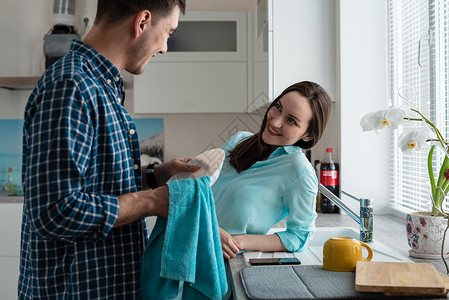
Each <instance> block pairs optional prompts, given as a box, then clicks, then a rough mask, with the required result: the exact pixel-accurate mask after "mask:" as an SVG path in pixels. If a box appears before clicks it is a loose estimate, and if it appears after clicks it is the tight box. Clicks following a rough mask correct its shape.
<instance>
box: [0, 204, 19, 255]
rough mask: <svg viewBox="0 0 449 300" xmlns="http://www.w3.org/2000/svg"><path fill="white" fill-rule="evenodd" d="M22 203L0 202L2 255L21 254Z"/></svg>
mask: <svg viewBox="0 0 449 300" xmlns="http://www.w3.org/2000/svg"><path fill="white" fill-rule="evenodd" d="M22 206H23V204H22V203H14V204H13V203H1V204H0V239H1V243H0V256H19V248H20V228H21V226H22Z"/></svg>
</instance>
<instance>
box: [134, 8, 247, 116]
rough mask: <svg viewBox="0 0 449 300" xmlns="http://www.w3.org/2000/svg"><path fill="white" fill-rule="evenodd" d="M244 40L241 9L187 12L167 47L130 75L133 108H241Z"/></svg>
mask: <svg viewBox="0 0 449 300" xmlns="http://www.w3.org/2000/svg"><path fill="white" fill-rule="evenodd" d="M183 25H184V26H183ZM247 42H248V40H247V13H246V12H187V13H186V15H185V16H181V17H180V21H179V27H178V30H177V32H176V33H175V34H174V35H173V37H172V38H170V40H169V50H168V52H167V53H166V54H164V55H158V56H157V57H155V58H153V59H152V60H151V62H150V64H149V65H148V66H147V67H146V68H145V71H144V73H143V74H140V75H138V76H134V112H135V113H136V114H139V113H189V112H190V113H227V112H243V111H244V109H245V108H246V107H247V101H248V88H247V87H248V66H247ZM170 49H172V50H170Z"/></svg>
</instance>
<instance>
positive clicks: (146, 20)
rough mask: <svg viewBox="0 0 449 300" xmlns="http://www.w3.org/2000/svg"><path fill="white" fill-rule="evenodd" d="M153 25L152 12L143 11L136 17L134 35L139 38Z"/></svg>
mask: <svg viewBox="0 0 449 300" xmlns="http://www.w3.org/2000/svg"><path fill="white" fill-rule="evenodd" d="M150 24H151V12H150V11H149V10H142V11H140V12H139V13H137V14H136V15H135V18H134V35H135V37H138V36H139V35H140V34H142V32H144V31H145V30H146V29H147V28H148V26H150Z"/></svg>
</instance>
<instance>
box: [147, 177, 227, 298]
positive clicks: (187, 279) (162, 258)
mask: <svg viewBox="0 0 449 300" xmlns="http://www.w3.org/2000/svg"><path fill="white" fill-rule="evenodd" d="M167 185H168V190H169V198H170V204H169V212H168V218H167V219H165V218H158V219H157V221H156V225H155V227H154V229H153V231H152V233H151V236H150V242H149V244H148V246H147V247H146V249H145V251H144V253H143V257H142V269H141V282H140V288H141V296H142V299H152V300H153V299H154V300H157V299H164V300H165V299H173V298H176V297H178V298H177V299H180V298H182V299H217V300H218V299H220V300H221V299H222V297H223V296H224V295H225V294H226V291H227V289H228V286H227V282H226V272H225V267H224V260H223V252H222V249H221V241H220V234H219V231H218V224H217V217H216V215H215V204H214V199H213V195H212V191H211V189H210V178H209V177H208V176H204V177H201V178H196V179H183V180H176V181H171V182H168V183H167ZM180 286H181V287H182V286H183V288H180ZM178 291H179V293H182V295H181V294H180V295H178Z"/></svg>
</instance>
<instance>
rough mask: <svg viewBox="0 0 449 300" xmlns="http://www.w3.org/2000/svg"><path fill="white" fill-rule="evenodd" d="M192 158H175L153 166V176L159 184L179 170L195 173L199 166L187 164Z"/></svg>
mask: <svg viewBox="0 0 449 300" xmlns="http://www.w3.org/2000/svg"><path fill="white" fill-rule="evenodd" d="M191 159H192V158H190V157H188V158H175V159H172V160H171V161H168V162H166V163H163V164H161V165H156V166H154V177H155V178H156V181H157V183H158V185H159V186H162V185H164V184H166V183H167V181H168V180H169V179H170V177H172V176H173V175H175V174H178V173H180V172H187V173H195V172H196V171H198V170H199V169H200V168H201V166H199V165H189V164H187V163H188V162H189V161H190V160H191Z"/></svg>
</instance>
